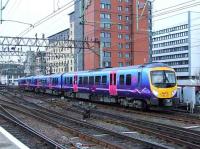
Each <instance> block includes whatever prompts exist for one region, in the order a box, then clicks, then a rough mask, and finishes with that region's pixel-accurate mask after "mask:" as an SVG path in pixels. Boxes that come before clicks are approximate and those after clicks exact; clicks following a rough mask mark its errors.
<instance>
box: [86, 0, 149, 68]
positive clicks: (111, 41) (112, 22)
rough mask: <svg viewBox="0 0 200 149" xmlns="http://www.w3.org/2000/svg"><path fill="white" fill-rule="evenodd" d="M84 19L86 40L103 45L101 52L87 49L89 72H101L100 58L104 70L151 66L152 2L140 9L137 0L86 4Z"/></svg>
mask: <svg viewBox="0 0 200 149" xmlns="http://www.w3.org/2000/svg"><path fill="white" fill-rule="evenodd" d="M136 8H138V9H136ZM83 16H84V17H83V22H84V39H86V40H93V41H94V40H98V41H100V43H101V44H100V46H101V48H100V49H101V50H100V49H99V47H95V48H94V49H92V50H91V49H84V69H85V70H87V69H94V68H99V67H100V66H101V65H100V55H101V56H102V61H101V62H102V66H103V67H118V66H120V67H121V66H129V65H135V64H143V63H146V62H148V57H149V33H148V30H151V3H150V2H149V1H146V0H138V4H137V5H136V0H98V1H97V0H86V1H85V2H84V15H83ZM96 51H98V52H96ZM100 51H102V52H100Z"/></svg>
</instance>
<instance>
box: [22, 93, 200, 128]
mask: <svg viewBox="0 0 200 149" xmlns="http://www.w3.org/2000/svg"><path fill="white" fill-rule="evenodd" d="M25 96H27V97H30V98H36V99H38V98H42V100H43V101H48V102H49V100H48V99H49V98H51V97H52V96H51V95H39V94H37V95H36V94H32V93H31V94H30V95H27V94H25ZM53 97H55V96H53ZM80 100H81V99H80ZM81 101H83V102H91V101H87V100H81ZM95 104H96V105H98V107H100V108H104V109H111V110H115V111H120V112H124V113H129V114H130V113H133V114H138V115H144V116H148V117H153V118H163V119H167V120H174V121H178V122H184V123H189V124H200V116H199V115H194V114H189V113H183V112H179V111H174V110H165V111H160V110H151V111H148V112H143V111H138V110H132V109H130V108H128V109H127V108H123V107H116V106H112V105H109V104H102V103H98V102H95Z"/></svg>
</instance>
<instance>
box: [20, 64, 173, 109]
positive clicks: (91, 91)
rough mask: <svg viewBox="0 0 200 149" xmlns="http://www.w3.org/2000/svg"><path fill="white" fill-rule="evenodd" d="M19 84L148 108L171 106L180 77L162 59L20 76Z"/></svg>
mask: <svg viewBox="0 0 200 149" xmlns="http://www.w3.org/2000/svg"><path fill="white" fill-rule="evenodd" d="M19 87H20V88H22V89H25V90H31V91H35V92H44V93H50V94H62V95H64V96H67V97H75V98H83V99H87V100H94V101H101V102H107V103H117V104H120V105H123V106H129V107H134V108H145V109H146V108H148V107H150V106H162V107H163V106H172V102H173V98H174V96H175V94H176V91H177V81H176V75H175V71H174V70H173V69H172V68H170V67H168V66H167V65H165V64H163V63H150V64H145V65H136V66H129V67H119V68H105V69H97V70H91V71H80V72H73V73H64V74H52V75H47V76H31V77H24V78H20V79H19Z"/></svg>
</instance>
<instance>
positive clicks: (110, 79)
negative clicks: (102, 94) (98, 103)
mask: <svg viewBox="0 0 200 149" xmlns="http://www.w3.org/2000/svg"><path fill="white" fill-rule="evenodd" d="M110 85H112V74H110Z"/></svg>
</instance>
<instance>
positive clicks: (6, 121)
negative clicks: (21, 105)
mask: <svg viewBox="0 0 200 149" xmlns="http://www.w3.org/2000/svg"><path fill="white" fill-rule="evenodd" d="M0 117H1V118H0V125H1V127H3V128H4V129H6V130H7V131H8V132H10V133H11V134H12V135H14V136H15V137H16V138H18V139H19V140H20V141H22V142H23V143H24V144H25V145H26V146H28V147H29V148H31V149H38V148H42V149H65V147H64V146H61V145H60V144H58V143H56V142H55V141H53V140H51V139H50V138H48V137H46V136H44V135H42V134H41V133H39V132H37V131H36V130H34V129H33V128H31V127H29V126H28V125H26V124H25V123H23V122H22V121H20V120H19V119H18V118H16V117H15V116H14V115H12V114H10V113H9V112H8V111H7V110H6V109H5V108H4V107H3V106H1V105H0Z"/></svg>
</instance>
